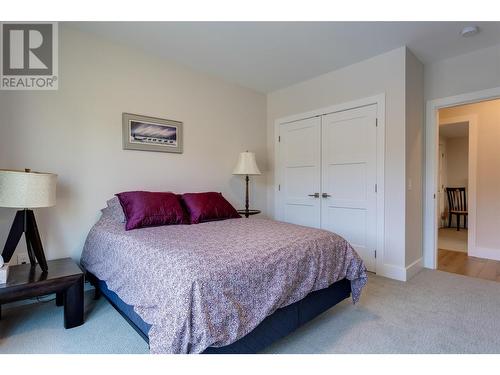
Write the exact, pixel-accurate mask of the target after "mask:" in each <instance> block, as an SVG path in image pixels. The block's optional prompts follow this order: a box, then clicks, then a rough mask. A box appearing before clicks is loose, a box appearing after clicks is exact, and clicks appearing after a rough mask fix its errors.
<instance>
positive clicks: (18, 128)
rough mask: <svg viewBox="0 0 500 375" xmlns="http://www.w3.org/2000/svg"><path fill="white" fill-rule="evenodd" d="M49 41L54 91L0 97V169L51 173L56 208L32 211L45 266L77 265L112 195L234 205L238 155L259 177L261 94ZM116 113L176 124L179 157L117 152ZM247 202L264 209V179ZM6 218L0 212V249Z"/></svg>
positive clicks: (262, 159) (96, 45)
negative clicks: (161, 194) (56, 64)
mask: <svg viewBox="0 0 500 375" xmlns="http://www.w3.org/2000/svg"><path fill="white" fill-rule="evenodd" d="M59 38H60V45H59V54H60V60H59V61H60V82H59V90H58V91H53V92H51V91H46V92H40V91H38V92H29V91H27V92H12V91H11V92H6V91H1V92H0V127H1V138H0V142H1V144H0V158H1V159H0V162H1V165H0V168H24V167H30V168H33V169H35V170H41V171H49V172H54V173H57V174H58V175H59V183H58V194H57V206H56V207H55V208H50V209H39V210H37V212H36V215H37V217H38V221H39V226H40V227H41V228H40V229H41V234H42V239H43V241H44V245H45V251H46V254H47V256H48V258H57V257H63V256H71V257H73V258H75V259H78V258H79V256H80V252H81V250H82V246H83V242H84V240H85V237H86V235H87V233H88V230H89V229H90V227H91V226H92V224H93V223H94V222H95V220H96V219H97V217H98V215H99V209H100V208H101V207H103V205H104V204H105V201H106V199H108V198H110V197H112V196H113V194H114V193H116V192H119V191H124V190H134V189H146V190H162V191H167V190H171V191H175V192H186V191H204V190H205V191H206V190H216V191H221V192H222V193H223V194H224V195H225V196H226V197H227V198H228V199H229V200H230V201H231V202H232V203H233V204H234V205H235V206H241V205H242V204H243V202H244V182H243V179H241V178H239V177H237V176H232V175H231V172H232V169H233V167H234V164H235V163H236V159H237V156H238V153H239V152H241V151H244V150H251V151H254V152H256V154H257V159H258V160H257V161H258V163H259V167H260V168H261V170H263V171H266V169H267V166H266V147H265V144H266V97H265V95H262V94H259V93H256V92H254V91H251V90H249V89H245V88H242V87H240V86H237V85H234V84H229V83H226V82H224V81H221V80H219V79H216V78H213V77H211V76H208V75H205V74H200V73H196V72H193V71H191V70H189V69H186V68H183V67H181V66H178V65H175V64H170V63H168V62H165V61H164V60H159V59H155V58H152V57H148V56H147V55H145V54H144V53H143V52H142V51H139V50H133V49H129V48H127V47H125V46H121V45H117V44H113V43H111V42H107V41H104V40H100V39H98V38H97V37H95V36H93V35H90V34H86V33H83V32H80V31H76V30H73V29H71V28H69V27H68V26H65V25H61V27H60V35H59ZM122 112H131V113H138V114H144V115H150V116H156V117H162V118H169V119H174V120H179V121H183V122H184V153H183V154H180V155H178V154H167V153H155V152H141V151H124V150H122V144H121V142H122V140H121V114H122ZM251 203H252V206H253V207H254V208H259V209H263V210H264V211H265V208H266V187H265V176H256V177H254V178H252V189H251ZM14 212H15V211H14V210H10V209H0V244H1V246H3V243H4V241H5V239H6V234H7V231H8V229H9V226H10V223H11V221H12V219H13V216H14ZM21 247H22V245H21ZM19 251H20V249H18V252H19Z"/></svg>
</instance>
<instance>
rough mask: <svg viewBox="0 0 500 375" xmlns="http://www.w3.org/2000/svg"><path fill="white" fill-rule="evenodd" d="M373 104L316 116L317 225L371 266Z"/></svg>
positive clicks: (373, 242) (373, 229) (374, 206)
mask: <svg viewBox="0 0 500 375" xmlns="http://www.w3.org/2000/svg"><path fill="white" fill-rule="evenodd" d="M376 115H377V107H376V106H375V105H372V106H367V107H362V108H357V109H352V110H347V111H342V112H337V113H332V114H329V115H325V116H323V117H322V189H321V192H322V198H321V206H322V207H321V227H322V228H323V229H326V230H329V231H332V232H335V233H337V234H339V235H341V236H342V237H344V238H345V239H346V240H347V241H349V243H350V244H351V245H352V246H353V247H354V248H355V249H356V251H357V252H358V254H359V255H360V256H361V258H363V260H364V262H365V264H366V267H367V268H368V270H369V271H375V264H376V262H375V249H376V243H377V237H376V230H377V222H376V216H377V215H376V210H377V200H376V192H375V184H376V173H377V170H376V168H377V167H376V156H377V155H376V151H377V149H376V146H377V143H376V142H377V128H376Z"/></svg>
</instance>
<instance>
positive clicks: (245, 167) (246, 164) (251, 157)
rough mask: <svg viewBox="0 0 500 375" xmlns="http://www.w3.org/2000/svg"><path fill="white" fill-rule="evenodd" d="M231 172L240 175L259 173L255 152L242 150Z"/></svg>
mask: <svg viewBox="0 0 500 375" xmlns="http://www.w3.org/2000/svg"><path fill="white" fill-rule="evenodd" d="M233 174H242V175H257V174H260V170H259V167H257V162H256V161H255V154H254V153H253V152H248V151H246V152H242V153H240V156H239V158H238V163H237V164H236V167H235V168H234V171H233Z"/></svg>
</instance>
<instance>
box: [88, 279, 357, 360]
mask: <svg viewBox="0 0 500 375" xmlns="http://www.w3.org/2000/svg"><path fill="white" fill-rule="evenodd" d="M86 277H87V280H88V281H89V282H90V283H91V284H92V285H93V286H94V287H95V299H98V298H99V297H100V296H101V295H103V296H104V297H105V298H106V299H107V300H108V301H109V303H111V305H112V306H113V307H114V308H115V309H116V310H117V311H118V312H119V313H120V314H121V315H122V316H123V317H124V318H125V320H126V321H127V322H128V323H129V324H130V325H131V326H132V328H134V329H135V330H136V331H137V333H138V334H139V335H140V336H141V337H142V338H143V339H144V340H145V341H146V342H147V343H148V344H149V337H148V332H149V329H150V328H151V325H150V324H147V323H146V322H144V321H143V320H142V319H141V317H140V316H139V315H138V314H137V313H136V312H135V311H134V308H133V306H131V305H127V304H126V303H125V302H123V300H121V299H120V297H118V295H117V294H116V293H114V292H113V291H112V290H109V289H108V287H107V285H106V282H104V281H102V280H99V279H98V278H97V277H95V276H94V275H93V274H91V273H90V272H87V274H86ZM350 295H351V283H350V281H349V280H347V279H342V280H340V281H337V282H336V283H334V284H332V285H331V286H329V287H328V288H325V289H321V290H317V291H315V292H311V293H309V294H308V295H307V296H306V297H305V298H304V299H302V300H300V301H298V302H295V303H293V304H291V305H288V306H286V307H283V308H281V309H278V310H276V311H275V312H274V313H273V314H271V315H269V316H268V317H267V318H266V319H264V320H263V321H262V322H261V323H260V324H259V325H258V326H257V327H256V328H255V329H254V330H253V331H251V332H250V333H249V334H247V335H246V336H244V337H242V338H241V339H239V340H238V341H235V342H234V343H232V344H230V345H227V346H222V347H209V348H207V349H206V350H205V351H204V352H203V353H206V354H252V353H258V352H259V351H261V350H263V349H264V348H266V347H267V346H269V345H271V344H272V343H274V342H276V341H277V340H279V339H281V338H283V337H285V336H287V335H288V334H290V333H291V332H293V331H295V330H296V329H297V328H299V327H300V326H302V325H304V324H305V323H307V322H309V321H311V320H312V319H314V318H315V317H317V316H318V315H320V314H321V313H323V312H325V311H326V310H328V309H330V308H331V307H333V306H335V305H336V304H337V303H339V302H341V301H343V300H344V299H346V298H348V297H349V296H350Z"/></svg>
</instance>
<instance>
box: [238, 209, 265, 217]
mask: <svg viewBox="0 0 500 375" xmlns="http://www.w3.org/2000/svg"><path fill="white" fill-rule="evenodd" d="M236 212H238V213H239V214H240V215H245V217H246V218H248V217H249V216H250V215H257V214H260V210H236Z"/></svg>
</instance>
